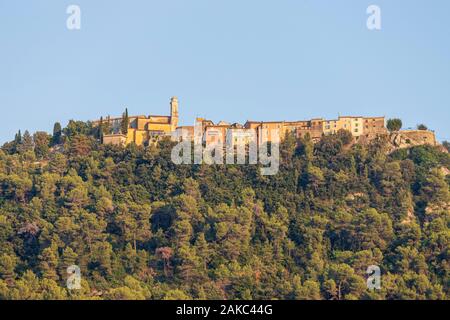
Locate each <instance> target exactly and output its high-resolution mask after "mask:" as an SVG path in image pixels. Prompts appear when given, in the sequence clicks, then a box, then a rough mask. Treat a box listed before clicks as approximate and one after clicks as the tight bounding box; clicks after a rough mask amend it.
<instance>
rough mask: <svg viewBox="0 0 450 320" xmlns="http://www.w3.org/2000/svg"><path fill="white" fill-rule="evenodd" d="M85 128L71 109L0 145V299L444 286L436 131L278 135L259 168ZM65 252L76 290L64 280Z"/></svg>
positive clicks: (428, 293)
mask: <svg viewBox="0 0 450 320" xmlns="http://www.w3.org/2000/svg"><path fill="white" fill-rule="evenodd" d="M94 135H95V129H93V128H92V127H91V126H90V125H89V124H86V123H82V122H71V123H70V124H69V126H68V127H67V128H64V130H62V132H61V133H59V131H58V134H56V135H54V136H53V137H51V136H49V135H47V134H45V133H36V134H35V135H34V137H31V135H30V134H28V133H26V134H24V135H23V136H22V135H20V136H17V137H16V139H15V141H12V142H11V143H7V144H5V145H4V146H3V147H2V149H1V150H0V299H190V298H192V299H449V298H450V289H449V286H450V277H449V275H450V265H449V254H450V246H449V244H450V230H449V223H450V194H449V185H450V176H449V175H448V173H449V172H450V171H449V170H450V155H449V154H448V153H447V152H443V151H442V150H441V149H440V148H439V147H432V146H413V147H411V148H402V149H397V150H395V151H393V152H392V143H391V142H390V141H389V139H375V140H373V141H371V142H370V143H368V144H367V145H363V144H357V145H349V144H346V143H349V141H348V139H346V137H345V136H343V135H340V134H338V135H332V136H327V137H324V138H322V140H321V141H320V142H319V143H317V144H313V143H312V142H311V141H310V140H309V139H308V138H305V139H301V140H296V139H294V138H293V137H291V136H289V137H287V138H286V139H285V140H284V141H283V143H282V145H281V149H280V154H281V157H282V159H281V164H280V171H279V173H278V174H277V175H275V176H261V175H260V173H259V170H258V167H257V166H253V165H240V166H237V165H236V166H235V165H214V166H207V165H192V166H191V165H178V166H177V165H174V164H173V163H172V162H171V160H170V153H171V148H172V145H173V143H172V142H170V141H166V140H164V141H162V142H160V143H159V144H158V145H157V146H150V147H147V148H144V147H137V146H135V145H129V146H127V147H119V146H111V145H101V144H100V143H99V142H98V141H97V140H96V139H95V138H94ZM72 265H77V266H79V268H80V271H81V287H82V288H81V290H68V289H67V288H66V280H67V277H68V274H67V271H66V270H67V268H68V267H69V266H72ZM370 265H378V266H380V268H381V271H382V278H381V289H380V290H373V291H371V290H368V289H367V286H366V279H367V275H366V270H367V268H368V266H370Z"/></svg>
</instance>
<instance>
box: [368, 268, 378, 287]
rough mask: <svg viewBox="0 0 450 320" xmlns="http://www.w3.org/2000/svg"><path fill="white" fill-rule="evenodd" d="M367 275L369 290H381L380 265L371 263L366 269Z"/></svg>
mask: <svg viewBox="0 0 450 320" xmlns="http://www.w3.org/2000/svg"><path fill="white" fill-rule="evenodd" d="M366 273H367V275H368V277H367V288H368V289H369V290H375V289H377V290H380V289H381V269H380V267H379V266H376V265H371V266H369V267H368V268H367V271H366Z"/></svg>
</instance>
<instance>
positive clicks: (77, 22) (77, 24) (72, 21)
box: [66, 4, 81, 30]
mask: <svg viewBox="0 0 450 320" xmlns="http://www.w3.org/2000/svg"><path fill="white" fill-rule="evenodd" d="M66 13H67V14H68V15H69V17H68V18H67V20H66V26H67V29H69V30H80V29H81V8H80V6H78V5H75V4H72V5H70V6H68V7H67V9H66Z"/></svg>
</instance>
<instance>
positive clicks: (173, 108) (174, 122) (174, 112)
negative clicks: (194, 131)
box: [170, 97, 178, 132]
mask: <svg viewBox="0 0 450 320" xmlns="http://www.w3.org/2000/svg"><path fill="white" fill-rule="evenodd" d="M170 125H171V130H172V132H174V131H175V130H176V128H177V127H178V98H177V97H172V99H170Z"/></svg>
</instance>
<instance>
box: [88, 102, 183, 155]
mask: <svg viewBox="0 0 450 320" xmlns="http://www.w3.org/2000/svg"><path fill="white" fill-rule="evenodd" d="M178 117H179V115H178V99H177V98H176V97H173V98H172V99H171V100H170V115H169V116H158V115H149V116H131V117H129V124H128V132H127V133H123V132H121V131H122V130H121V125H122V121H123V119H122V118H121V117H120V118H109V117H108V118H106V120H104V122H105V123H106V124H108V126H109V128H110V130H111V133H110V134H106V135H104V136H103V143H105V144H130V143H135V144H136V145H138V146H140V145H149V144H152V143H156V142H157V141H158V140H159V139H161V138H162V137H165V136H171V135H172V132H175V130H176V128H177V127H178ZM99 123H100V121H94V123H93V124H94V125H99Z"/></svg>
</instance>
